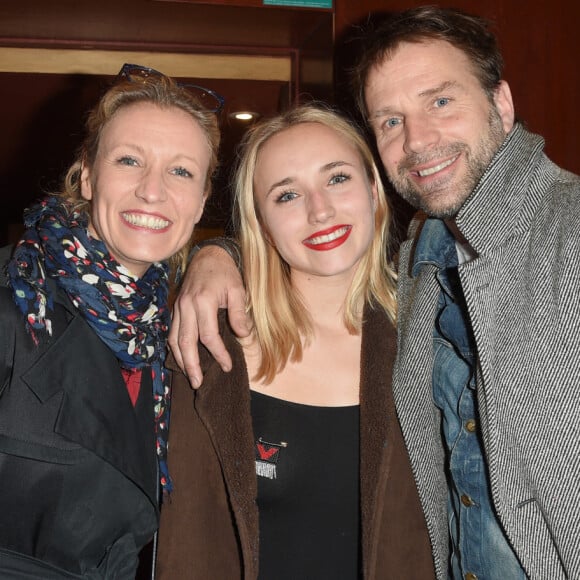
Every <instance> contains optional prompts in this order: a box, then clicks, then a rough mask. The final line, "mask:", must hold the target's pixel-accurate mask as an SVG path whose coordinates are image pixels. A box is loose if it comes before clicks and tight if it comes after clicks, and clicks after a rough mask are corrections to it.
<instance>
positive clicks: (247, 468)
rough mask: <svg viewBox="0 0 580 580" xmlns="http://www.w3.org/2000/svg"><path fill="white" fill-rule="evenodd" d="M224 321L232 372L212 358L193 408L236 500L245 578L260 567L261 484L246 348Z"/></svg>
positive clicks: (222, 324)
mask: <svg viewBox="0 0 580 580" xmlns="http://www.w3.org/2000/svg"><path fill="white" fill-rule="evenodd" d="M220 322H221V335H222V338H223V339H224V342H225V345H226V348H227V349H228V351H229V353H230V354H231V356H232V362H233V370H232V371H231V372H229V373H224V372H223V371H222V370H221V368H220V367H219V365H218V364H217V363H215V361H213V359H212V362H211V363H210V366H209V368H208V369H207V370H205V379H204V382H205V384H206V385H207V386H204V387H202V388H201V389H199V391H197V392H196V397H195V408H196V411H197V413H198V414H199V417H200V418H201V420H202V422H203V423H204V425H205V426H206V429H207V431H208V433H209V436H210V438H211V440H212V443H213V445H214V447H215V450H216V453H217V455H218V457H219V461H220V464H221V465H222V468H223V475H224V480H225V484H226V487H227V489H228V495H229V496H230V497H233V498H235V502H233V504H232V505H233V507H234V512H235V513H234V517H235V519H236V523H237V527H238V531H239V534H240V539H241V542H240V543H241V546H242V549H243V550H244V552H245V553H244V554H243V556H244V566H245V569H246V575H247V577H252V574H253V573H255V570H257V563H258V507H257V503H256V498H257V493H258V491H257V486H258V484H257V479H256V471H255V463H254V437H253V429H252V419H251V410H250V385H249V381H248V371H247V368H246V363H245V360H244V356H243V352H242V349H241V347H240V345H239V344H238V343H237V341H236V339H235V338H234V337H233V335H232V333H231V331H230V330H229V329H228V328H227V327H226V323H225V318H224V317H223V316H222V317H221V318H220ZM202 358H204V357H203V356H202ZM205 358H206V360H208V358H207V357H205ZM202 365H203V360H202ZM246 546H249V551H248V550H245V548H246ZM252 568H253V570H254V572H252V571H251V570H252Z"/></svg>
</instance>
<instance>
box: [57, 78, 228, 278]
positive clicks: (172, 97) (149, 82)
mask: <svg viewBox="0 0 580 580" xmlns="http://www.w3.org/2000/svg"><path fill="white" fill-rule="evenodd" d="M135 103H152V104H154V105H157V106H159V107H161V108H164V109H169V108H177V109H181V110H182V111H184V112H185V113H187V114H188V115H190V116H191V117H192V118H193V119H194V120H195V121H196V122H197V124H198V125H199V126H200V127H201V129H202V131H203V133H204V135H205V138H206V140H207V146H208V149H209V151H210V153H211V155H210V163H209V166H208V171H207V175H206V180H205V197H206V199H207V198H208V197H209V195H210V194H211V183H212V177H213V174H214V173H215V170H216V168H217V164H218V149H219V144H220V130H219V127H218V119H217V116H216V114H215V113H211V112H209V111H207V110H205V109H204V108H203V106H202V105H201V103H200V102H199V100H198V99H197V97H196V96H195V95H194V94H193V93H191V92H189V91H188V90H187V88H185V87H181V86H180V85H178V84H177V83H176V82H175V81H174V80H173V79H171V78H169V77H166V76H164V75H159V76H151V77H148V78H143V79H139V80H138V81H134V80H127V79H123V78H121V79H120V80H118V81H117V82H115V83H114V84H113V86H111V87H110V88H109V89H108V90H107V92H106V93H105V94H104V95H103V96H102V97H101V99H100V100H99V102H98V103H97V105H96V106H95V107H94V108H93V109H92V110H91V111H90V113H89V115H88V119H87V122H86V126H85V138H84V140H83V142H82V144H81V146H80V148H79V150H78V153H77V156H76V159H75V161H74V163H73V164H72V165H71V166H70V167H69V169H68V171H67V173H66V175H65V178H64V180H63V184H62V191H61V192H59V193H58V194H57V195H58V196H59V197H60V198H61V199H62V200H63V202H64V203H65V204H66V205H68V206H69V207H71V208H72V209H75V210H76V211H80V212H81V213H85V214H86V215H87V217H90V212H91V205H90V201H87V200H85V199H83V198H82V196H81V172H82V169H83V167H88V168H89V169H90V168H92V167H93V166H94V163H95V159H96V156H97V152H98V149H99V143H100V139H101V134H102V132H103V129H104V127H105V126H106V125H107V123H108V122H109V121H110V120H111V119H112V118H113V117H114V116H115V114H116V113H117V112H118V111H119V110H121V109H122V108H123V107H127V106H129V105H132V104H135ZM191 244H192V240H189V242H188V243H187V244H186V245H185V246H184V247H183V248H181V250H179V251H178V252H176V253H175V254H174V255H173V256H171V257H170V258H169V264H170V270H171V274H170V280H171V283H172V285H175V283H176V277H177V274H178V272H180V271H184V270H185V268H186V266H187V259H188V255H189V251H190V249H191Z"/></svg>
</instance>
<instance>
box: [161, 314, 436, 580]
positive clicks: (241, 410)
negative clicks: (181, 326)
mask: <svg viewBox="0 0 580 580" xmlns="http://www.w3.org/2000/svg"><path fill="white" fill-rule="evenodd" d="M220 322H221V326H222V335H223V336H224V340H225V343H226V346H227V348H228V349H229V352H230V353H231V354H232V359H233V370H232V371H231V372H230V373H224V372H222V371H221V369H220V367H219V365H217V364H216V363H215V362H214V361H213V359H212V358H211V357H210V356H209V354H208V353H207V352H204V353H203V354H202V365H203V366H204V367H205V368H204V372H205V378H204V384H203V386H202V387H201V389H199V391H195V392H194V391H192V390H191V388H190V386H189V384H188V382H187V379H186V378H185V377H184V375H182V374H181V373H180V372H178V371H176V372H175V373H174V375H173V376H174V379H173V399H172V416H171V428H170V437H169V441H170V449H169V469H170V473H171V476H172V478H173V481H174V486H175V490H174V492H173V493H172V495H171V497H170V499H169V500H168V501H166V502H165V503H164V505H163V507H162V510H161V528H160V532H159V549H158V559H157V573H158V577H159V579H160V580H169V579H172V580H174V579H179V580H190V579H191V580H193V579H196V580H233V579H237V578H243V579H246V580H254V579H255V578H257V574H258V554H259V545H258V544H259V542H258V538H259V530H258V509H257V506H256V493H257V481H256V474H255V465H254V441H253V433H252V420H251V416H250V390H249V383H248V373H247V369H246V364H245V361H244V356H243V353H242V350H241V348H240V346H239V344H238V343H237V341H236V339H235V338H234V337H233V335H232V333H231V331H229V329H228V328H227V325H226V323H225V318H224V317H223V316H222V317H221V320H220ZM395 348H396V337H395V331H394V329H393V325H392V323H391V322H390V321H389V320H388V318H387V316H386V315H385V314H384V313H383V312H381V311H377V310H371V309H369V308H367V309H366V311H365V322H364V325H363V334H362V352H361V382H360V461H361V469H360V490H361V500H360V501H361V522H362V536H361V545H362V564H363V577H364V578H365V579H383V578H385V579H386V578H388V579H405V580H409V579H411V580H412V579H414V578H416V579H417V580H419V579H421V580H425V579H429V578H434V571H433V563H432V558H431V548H430V543H429V537H428V534H427V528H426V525H425V520H424V518H423V513H422V511H421V506H420V504H419V498H418V495H417V491H416V488H415V482H414V479H413V475H412V472H411V467H410V463H409V459H408V457H407V452H406V450H405V446H404V442H403V438H402V435H401V430H400V427H399V423H398V420H397V417H396V413H395V408H394V402H393V396H392V392H391V372H392V364H393V361H394V358H395ZM268 580H270V579H268ZM272 580H274V579H272ZM321 580H326V579H321ZM329 580H330V579H329Z"/></svg>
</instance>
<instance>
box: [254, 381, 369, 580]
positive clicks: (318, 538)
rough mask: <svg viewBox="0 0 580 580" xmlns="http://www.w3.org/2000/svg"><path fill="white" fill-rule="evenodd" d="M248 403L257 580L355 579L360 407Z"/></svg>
mask: <svg viewBox="0 0 580 580" xmlns="http://www.w3.org/2000/svg"><path fill="white" fill-rule="evenodd" d="M251 400H252V421H253V429H254V438H255V445H254V450H255V457H256V473H257V476H258V509H259V514H260V573H259V579H260V580H308V579H312V580H326V579H329V580H341V579H344V580H355V579H357V578H359V577H360V529H359V528H360V494H359V406H358V405H353V406H348V407H318V406H312V405H302V404H298V403H291V402H289V401H284V400H282V399H278V398H275V397H270V396H267V395H264V394H262V393H258V392H255V391H252V397H251Z"/></svg>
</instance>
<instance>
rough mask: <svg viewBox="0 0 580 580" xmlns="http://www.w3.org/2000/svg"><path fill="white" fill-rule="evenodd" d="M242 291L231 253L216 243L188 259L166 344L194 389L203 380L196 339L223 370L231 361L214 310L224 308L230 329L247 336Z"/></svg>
mask: <svg viewBox="0 0 580 580" xmlns="http://www.w3.org/2000/svg"><path fill="white" fill-rule="evenodd" d="M245 305H246V292H245V289H244V285H243V282H242V277H241V275H240V272H239V270H238V268H237V265H236V264H235V263H234V261H233V259H232V258H231V256H230V255H229V254H228V252H226V251H225V250H224V249H223V248H221V247H219V246H217V245H207V246H204V247H203V248H201V249H200V250H199V251H198V252H197V253H196V254H195V256H194V257H193V258H192V260H191V263H190V265H189V267H188V269H187V272H186V273H185V277H184V280H183V283H182V286H181V290H180V292H179V296H178V297H177V299H176V301H175V304H174V307H173V319H172V324H171V331H170V333H169V346H170V347H171V350H172V352H173V355H174V357H175V360H176V362H177V364H178V365H179V366H180V367H181V369H182V370H183V372H184V373H185V374H186V375H187V376H188V377H189V380H190V382H191V384H192V386H193V387H194V388H198V387H199V386H201V382H202V379H203V375H202V371H201V367H200V364H199V353H198V339H199V340H200V341H201V342H202V343H203V344H204V345H205V346H206V347H207V349H208V350H209V351H210V353H211V354H212V355H213V356H214V358H215V359H216V361H217V362H218V363H219V365H220V366H221V367H222V368H223V369H224V371H229V370H231V367H232V360H231V357H230V355H229V353H228V351H227V350H226V347H225V345H224V343H223V341H222V339H221V336H220V334H219V329H218V319H217V315H218V310H219V309H220V308H227V309H228V319H229V321H230V325H231V327H232V330H233V331H234V333H235V334H236V335H238V336H239V337H244V336H248V334H249V324H248V320H247V317H246V309H245Z"/></svg>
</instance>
